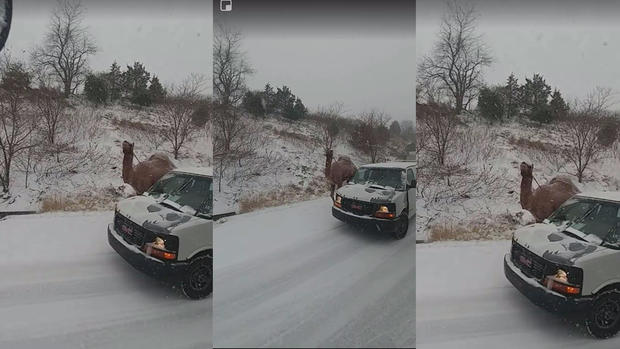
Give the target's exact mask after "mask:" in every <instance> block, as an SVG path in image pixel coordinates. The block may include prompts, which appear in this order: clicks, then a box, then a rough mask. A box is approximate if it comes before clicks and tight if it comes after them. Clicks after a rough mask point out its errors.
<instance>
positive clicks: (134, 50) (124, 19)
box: [5, 0, 213, 84]
mask: <svg viewBox="0 0 620 349" xmlns="http://www.w3.org/2000/svg"><path fill="white" fill-rule="evenodd" d="M82 2H83V4H84V5H85V6H86V10H87V12H86V16H85V19H84V22H83V24H84V25H86V26H87V27H88V31H89V33H90V34H91V35H92V36H93V37H94V39H95V42H96V44H97V46H98V48H99V52H98V53H97V54H96V55H95V56H93V57H92V58H91V60H90V66H91V68H92V69H93V70H96V71H98V70H108V69H109V67H110V65H111V64H112V62H113V61H115V60H116V61H117V62H118V63H119V64H120V65H121V67H123V68H124V67H125V66H126V65H128V64H133V62H134V61H136V60H137V61H140V62H142V63H143V64H144V65H145V66H146V68H147V70H149V71H150V72H151V73H152V74H156V75H158V76H159V77H160V80H162V82H164V83H166V84H169V83H178V82H180V81H182V80H183V79H184V78H185V77H187V76H188V75H189V74H190V73H200V74H205V75H207V77H208V78H209V79H210V77H211V72H212V63H211V62H212V54H211V52H212V42H213V26H212V23H213V22H212V20H213V19H212V14H213V12H212V7H211V1H209V0H200V1H199V0H175V1H167V0H145V1H138V0H130V1H120V0H112V1H109V0H107V1H98V0H83V1H82ZM55 4H56V2H55V1H53V0H50V1H36V0H17V1H13V6H14V9H13V21H12V24H11V32H10V34H9V38H8V41H7V44H6V48H5V49H9V50H10V51H11V54H12V56H14V57H19V58H24V59H28V57H29V52H30V50H31V49H32V47H33V46H34V45H36V44H39V43H41V42H42V40H43V36H44V35H45V32H46V27H47V25H48V23H49V18H50V13H51V11H52V9H53V7H54V6H55Z"/></svg>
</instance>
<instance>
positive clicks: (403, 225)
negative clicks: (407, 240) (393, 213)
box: [393, 213, 409, 240]
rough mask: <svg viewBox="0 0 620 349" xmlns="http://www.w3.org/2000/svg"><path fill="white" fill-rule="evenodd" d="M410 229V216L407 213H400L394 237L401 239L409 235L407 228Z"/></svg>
mask: <svg viewBox="0 0 620 349" xmlns="http://www.w3.org/2000/svg"><path fill="white" fill-rule="evenodd" d="M408 229H409V217H407V214H406V213H403V214H401V215H400V218H399V219H398V223H397V226H396V230H395V231H394V234H393V236H394V239H396V240H400V239H402V238H404V237H405V236H406V235H407V230H408Z"/></svg>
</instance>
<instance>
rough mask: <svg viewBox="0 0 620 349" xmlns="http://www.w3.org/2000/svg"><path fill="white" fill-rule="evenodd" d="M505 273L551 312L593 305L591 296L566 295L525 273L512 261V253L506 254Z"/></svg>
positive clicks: (572, 310)
mask: <svg viewBox="0 0 620 349" xmlns="http://www.w3.org/2000/svg"><path fill="white" fill-rule="evenodd" d="M504 275H506V278H507V279H508V281H510V283H512V285H513V286H514V287H515V288H516V289H517V290H519V292H521V293H522V294H523V295H524V296H526V297H527V298H529V300H530V301H531V302H532V303H534V304H536V305H538V306H540V307H542V308H544V309H547V310H549V311H551V312H554V313H562V314H569V313H577V312H583V311H586V310H587V309H588V308H589V307H590V306H591V305H592V298H590V297H566V296H564V295H562V294H560V293H557V292H555V291H552V290H549V289H547V288H545V287H544V286H543V285H541V284H539V283H538V281H536V280H534V279H532V278H530V277H528V276H527V275H525V274H523V273H522V272H521V270H520V269H519V268H518V267H517V266H516V265H515V264H514V263H513V262H512V260H511V258H510V253H507V254H506V255H505V256H504Z"/></svg>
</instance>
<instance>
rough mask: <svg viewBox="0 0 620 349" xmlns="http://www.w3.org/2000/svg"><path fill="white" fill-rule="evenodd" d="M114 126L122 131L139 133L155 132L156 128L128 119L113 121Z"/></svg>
mask: <svg viewBox="0 0 620 349" xmlns="http://www.w3.org/2000/svg"><path fill="white" fill-rule="evenodd" d="M111 121H112V124H113V125H116V126H119V127H120V128H121V129H126V130H127V129H129V130H138V131H155V130H156V127H155V126H153V125H151V124H147V123H144V122H140V121H131V120H126V119H116V118H114V119H112V120H111Z"/></svg>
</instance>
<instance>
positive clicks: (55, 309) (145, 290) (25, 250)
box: [0, 212, 212, 348]
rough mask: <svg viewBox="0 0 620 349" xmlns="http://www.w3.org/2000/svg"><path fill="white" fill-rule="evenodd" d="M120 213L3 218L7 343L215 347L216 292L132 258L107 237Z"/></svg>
mask: <svg viewBox="0 0 620 349" xmlns="http://www.w3.org/2000/svg"><path fill="white" fill-rule="evenodd" d="M112 215H113V213H112V212H98V213H83V212H80V213H62V214H41V215H31V216H19V217H18V216H13V217H8V218H6V219H3V220H0V241H2V244H0V255H2V257H3V258H2V259H0V274H2V280H1V281H0V318H2V321H0V348H42V347H45V348H138V347H139V348H210V347H211V345H212V340H211V334H212V322H211V310H212V309H211V308H212V303H211V298H207V299H205V300H201V301H191V300H188V299H186V298H185V297H184V296H183V295H182V294H181V292H179V291H178V290H175V289H173V288H172V287H170V286H169V285H166V284H162V283H160V282H159V281H157V280H155V279H152V278H150V277H148V276H146V275H144V274H142V273H141V272H139V271H137V270H135V269H134V268H133V267H131V266H130V265H129V264H128V263H126V262H125V261H124V260H123V259H122V258H121V257H120V256H118V255H117V254H116V252H115V251H114V250H113V249H112V248H111V247H110V246H109V245H108V242H107V235H106V227H107V224H108V223H109V222H110V221H111V220H112Z"/></svg>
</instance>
